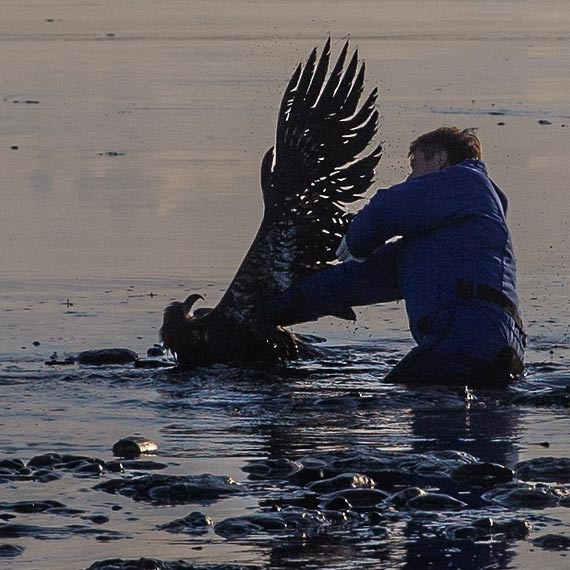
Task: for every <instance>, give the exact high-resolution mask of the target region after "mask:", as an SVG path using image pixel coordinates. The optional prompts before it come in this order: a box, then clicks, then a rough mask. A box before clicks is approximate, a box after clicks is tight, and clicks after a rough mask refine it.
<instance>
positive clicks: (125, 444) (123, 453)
mask: <svg viewBox="0 0 570 570" xmlns="http://www.w3.org/2000/svg"><path fill="white" fill-rule="evenodd" d="M157 449H158V446H157V445H156V443H154V442H153V441H150V440H149V439H147V438H146V437H143V436H140V435H131V436H128V437H124V438H122V439H120V440H119V441H117V443H115V444H114V445H113V455H114V456H116V457H126V458H131V459H132V458H134V457H138V456H139V455H141V454H143V453H149V452H152V451H156V450H157Z"/></svg>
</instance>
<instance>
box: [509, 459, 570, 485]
mask: <svg viewBox="0 0 570 570" xmlns="http://www.w3.org/2000/svg"><path fill="white" fill-rule="evenodd" d="M515 473H516V475H517V477H518V478H519V479H522V480H523V481H544V482H549V483H570V459H568V458H567V457H537V458H536V459H530V460H528V461H521V462H520V463H517V464H516V465H515Z"/></svg>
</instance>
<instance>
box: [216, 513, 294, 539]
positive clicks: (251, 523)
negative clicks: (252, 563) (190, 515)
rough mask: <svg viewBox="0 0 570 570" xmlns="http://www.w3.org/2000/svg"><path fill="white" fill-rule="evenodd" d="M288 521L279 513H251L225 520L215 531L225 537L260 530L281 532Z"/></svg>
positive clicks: (245, 534)
mask: <svg viewBox="0 0 570 570" xmlns="http://www.w3.org/2000/svg"><path fill="white" fill-rule="evenodd" d="M285 528H287V523H286V522H285V521H284V520H283V518H281V517H280V516H279V515H278V514H275V515H265V514H258V515H249V516H243V517H235V518H229V519H226V520H223V521H222V522H219V523H218V524H216V525H215V526H214V532H215V533H216V534H217V535H219V536H222V537H223V538H240V537H243V536H247V535H249V534H254V533H259V532H279V531H283V530H285Z"/></svg>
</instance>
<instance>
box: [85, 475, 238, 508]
mask: <svg viewBox="0 0 570 570" xmlns="http://www.w3.org/2000/svg"><path fill="white" fill-rule="evenodd" d="M95 489H97V490H99V491H105V492H106V493H119V494H121V495H124V496H127V497H132V498H133V499H134V500H136V501H150V502H155V503H159V504H180V503H189V502H192V501H203V500H206V501H210V500H216V499H219V498H222V497H226V496H228V495H235V494H238V493H242V492H243V487H242V485H240V484H239V483H237V482H236V481H234V480H233V479H231V478H230V477H224V476H217V475H210V474H209V473H207V474H204V475H186V476H184V475H159V474H150V475H143V476H141V477H135V478H133V479H112V480H110V481H105V482H103V483H100V484H98V485H96V486H95Z"/></svg>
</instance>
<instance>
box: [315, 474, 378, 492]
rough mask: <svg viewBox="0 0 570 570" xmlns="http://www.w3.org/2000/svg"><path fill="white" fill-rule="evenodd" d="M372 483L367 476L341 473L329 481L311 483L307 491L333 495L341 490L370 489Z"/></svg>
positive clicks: (372, 485)
mask: <svg viewBox="0 0 570 570" xmlns="http://www.w3.org/2000/svg"><path fill="white" fill-rule="evenodd" d="M373 487H374V481H373V480H372V479H371V478H370V477H368V476H367V475H361V474H359V473H343V474H342V475H337V476H336V477H332V478H331V479H322V480H321V481H313V482H312V483H309V484H308V485H307V489H309V490H310V491H313V492H314V493H333V492H335V491H340V490H342V489H372V488H373Z"/></svg>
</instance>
